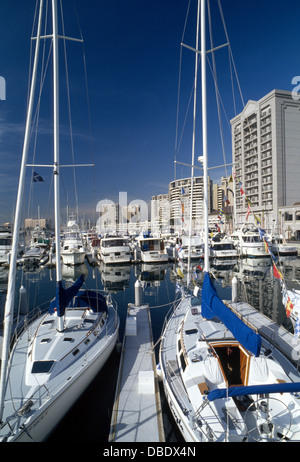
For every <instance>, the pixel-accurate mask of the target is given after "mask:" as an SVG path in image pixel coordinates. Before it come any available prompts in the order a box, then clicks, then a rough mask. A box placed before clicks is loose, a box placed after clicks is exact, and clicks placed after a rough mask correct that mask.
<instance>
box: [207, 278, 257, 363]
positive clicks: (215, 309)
mask: <svg viewBox="0 0 300 462" xmlns="http://www.w3.org/2000/svg"><path fill="white" fill-rule="evenodd" d="M201 314H202V316H203V317H205V318H206V319H213V318H214V317H217V318H218V319H219V320H220V321H221V322H222V323H223V324H224V325H225V326H226V327H227V329H229V330H230V331H231V333H232V334H233V336H234V337H235V338H236V340H237V341H238V342H240V343H241V344H242V345H243V346H244V347H245V348H246V349H247V350H249V351H250V352H251V353H253V354H254V355H255V356H259V353H260V348H261V337H260V335H259V334H257V333H256V332H254V331H253V330H252V329H251V328H250V327H248V326H246V324H244V323H243V321H242V320H241V319H239V318H238V317H237V316H236V315H235V314H234V313H233V312H232V311H231V310H230V309H229V308H228V307H227V306H226V305H225V304H224V303H223V302H222V300H221V299H220V298H219V296H218V294H217V291H216V289H215V287H214V285H213V283H212V281H211V279H210V276H209V273H205V275H204V281H203V286H202V295H201Z"/></svg>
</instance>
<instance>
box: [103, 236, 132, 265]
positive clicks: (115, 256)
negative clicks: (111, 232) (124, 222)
mask: <svg viewBox="0 0 300 462" xmlns="http://www.w3.org/2000/svg"><path fill="white" fill-rule="evenodd" d="M99 258H100V260H102V261H103V263H104V264H106V265H109V264H115V263H116V264H120V263H130V261H131V249H130V246H129V243H128V240H127V239H126V238H125V237H123V236H105V237H103V238H101V240H100V247H99Z"/></svg>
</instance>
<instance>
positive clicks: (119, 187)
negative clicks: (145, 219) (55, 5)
mask: <svg viewBox="0 0 300 462" xmlns="http://www.w3.org/2000/svg"><path fill="white" fill-rule="evenodd" d="M75 3H76V5H77V12H78V17H79V22H80V28H81V31H82V34H83V38H84V53H85V59H86V67H87V83H88V94H89V111H88V105H87V102H86V87H85V79H84V67H83V53H82V46H81V45H80V44H75V43H71V44H70V43H68V44H67V52H68V70H69V79H70V95H71V110H72V112H71V115H72V129H73V140H74V156H75V162H76V163H95V168H91V167H84V168H77V169H76V189H77V195H78V206H79V211H80V215H81V216H83V215H84V216H85V217H87V216H90V217H92V218H93V213H94V212H95V210H96V204H97V202H98V201H100V200H103V199H106V198H107V199H110V200H113V201H115V202H117V201H118V194H119V192H123V191H125V192H127V194H128V202H130V201H131V200H133V199H142V200H145V201H147V202H148V201H149V200H150V198H151V196H153V195H156V194H161V193H166V192H167V191H168V184H169V182H170V181H172V180H173V179H174V159H175V158H176V159H177V160H178V161H181V162H186V163H190V162H191V155H192V154H191V153H192V131H191V130H192V118H191V114H192V105H191V106H190V109H189V111H188V113H187V117H186V124H185V130H184V132H183V135H182V137H181V134H182V130H183V121H184V119H185V116H186V111H187V107H188V100H189V97H190V94H191V91H192V83H193V78H194V59H195V58H194V54H193V53H192V52H191V51H189V50H187V49H183V50H182V62H181V86H180V99H179V110H178V114H179V117H178V131H176V126H177V109H178V104H177V103H178V82H179V65H180V43H181V39H182V35H183V29H184V23H185V18H186V12H187V7H188V4H189V1H188V0H152V1H149V0H126V1H125V0H109V1H102V0H98V1H96V0H76V1H75ZM210 3H211V11H212V22H213V31H214V44H215V45H220V44H222V43H224V40H225V38H224V34H223V31H222V28H221V27H220V26H221V23H220V19H219V13H218V8H217V0H210ZM221 3H222V8H223V13H224V17H225V22H226V27H227V31H228V35H229V39H230V44H231V49H232V52H233V56H234V62H235V65H236V69H237V72H238V77H239V82H240V85H241V88H242V92H243V99H244V103H245V104H246V103H247V101H248V100H249V99H254V100H256V99H259V98H261V97H263V96H264V95H265V94H266V93H268V92H270V91H271V90H273V89H274V88H277V89H282V90H292V89H293V85H292V83H291V81H292V78H293V77H294V76H296V75H300V60H299V41H300V31H299V24H298V6H299V2H298V0H287V1H286V2H285V3H284V4H283V3H282V1H280V2H279V0H273V1H270V0H243V1H238V0H222V2H221ZM63 5H64V19H65V29H66V35H68V36H75V37H79V36H80V33H79V29H78V26H77V21H76V16H75V14H74V9H73V1H72V0H64V1H63ZM0 9H1V15H0V23H1V28H0V30H1V40H0V56H1V61H0V63H1V67H0V76H3V77H4V78H5V81H6V100H3V101H0V223H2V222H4V221H12V215H13V210H14V206H15V200H16V191H17V184H18V176H19V167H20V159H21V153H22V144H23V137H24V129H25V117H26V103H27V88H28V72H29V62H30V37H31V31H32V26H33V17H34V11H35V1H34V0H30V1H29V0H27V1H26V2H22V1H21V0H16V2H11V1H10V0H2V1H1V6H0ZM195 17H196V0H191V7H190V14H189V17H188V21H187V25H186V34H185V39H184V42H185V43H186V44H187V45H190V46H194V44H195ZM61 51H62V52H63V48H62V47H61ZM227 56H228V51H227V49H224V50H222V51H220V52H218V53H217V54H216V62H217V70H218V82H219V90H220V93H221V97H222V101H223V102H224V106H225V107H226V117H227V120H230V118H232V117H233V116H234V115H235V112H234V107H233V104H232V93H231V85H230V79H229V66H228V59H227ZM61 69H63V59H62V61H61ZM50 70H51V67H50ZM63 73H64V72H63V71H62V74H63ZM50 77H51V72H50ZM62 77H63V76H62ZM50 83H51V78H49V81H48V80H47V81H46V82H45V89H44V93H43V100H42V105H41V111H40V122H39V127H40V129H41V133H42V135H41V138H39V140H38V142H37V145H36V146H37V147H36V157H35V159H36V162H38V163H49V162H51V160H52V149H51V148H52V140H51V127H52V102H51V89H50ZM198 88H199V93H200V81H199V87H198ZM65 89H66V87H65V84H64V83H62V84H61V96H62V102H61V133H62V143H61V163H71V162H72V157H71V154H70V153H71V150H70V142H69V140H68V134H69V127H68V111H67V104H66V98H65V94H66V91H65ZM235 96H236V102H237V103H236V111H237V113H238V112H240V110H242V103H241V100H240V99H239V97H238V93H237V92H236V94H235ZM200 104H201V101H199V108H198V110H197V132H196V133H197V134H196V156H198V155H201V111H200ZM208 122H209V128H208V152H209V166H214V165H220V164H223V156H222V151H221V143H220V136H219V128H218V124H217V113H216V103H215V97H214V91H213V84H212V81H211V79H209V75H208ZM222 123H223V131H224V137H225V147H226V161H227V162H228V163H230V162H231V143H230V126H229V125H228V123H227V121H226V118H225V117H224V118H223V122H222ZM179 137H180V139H181V142H180V147H178V146H179V143H178V138H179ZM32 152H33V149H32V147H31V150H30V155H29V160H31V159H32ZM36 170H37V171H38V173H39V174H41V175H42V177H43V178H44V180H45V182H44V183H35V184H33V185H32V186H33V199H32V202H31V208H30V210H29V212H28V209H27V208H26V209H25V210H24V216H27V215H28V213H29V215H31V216H37V209H38V206H40V213H41V216H47V215H51V214H52V190H51V178H52V175H51V171H50V169H45V168H39V169H38V168H37V169H36ZM28 171H29V172H28V178H27V184H28V186H29V185H30V184H31V182H30V175H31V172H30V169H28ZM199 173H200V172H199ZM176 175H177V177H187V176H189V175H190V170H189V169H187V168H184V167H177V171H176ZM222 175H225V171H224V170H222V171H215V172H214V176H215V178H214V179H215V180H217V179H218V178H220V177H221V176H222ZM62 181H63V185H62V190H61V195H62V208H63V210H64V208H65V206H66V198H68V203H69V206H70V208H71V209H72V208H74V205H75V202H74V186H73V185H74V182H73V170H72V169H64V171H63V172H62ZM64 213H65V212H64Z"/></svg>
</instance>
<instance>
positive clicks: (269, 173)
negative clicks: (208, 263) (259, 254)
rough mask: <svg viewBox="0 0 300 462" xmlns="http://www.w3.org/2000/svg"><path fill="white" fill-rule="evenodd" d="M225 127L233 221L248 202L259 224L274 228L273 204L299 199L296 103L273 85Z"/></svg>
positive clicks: (240, 219) (239, 220)
mask: <svg viewBox="0 0 300 462" xmlns="http://www.w3.org/2000/svg"><path fill="white" fill-rule="evenodd" d="M231 126H232V150H233V162H234V171H235V207H236V208H235V220H236V226H239V225H241V224H243V223H244V222H245V220H246V213H247V207H248V204H249V203H250V207H251V211H252V212H254V213H255V215H256V216H257V217H258V218H259V219H260V222H261V225H262V226H263V227H264V228H265V229H267V230H270V231H271V230H275V229H276V230H278V231H280V229H279V228H280V223H279V221H280V220H279V209H282V208H283V207H286V206H290V205H292V204H294V203H296V202H299V199H300V181H299V178H300V162H299V158H300V157H299V154H300V102H299V101H296V100H294V99H293V97H292V94H291V92H289V91H282V90H273V91H271V92H270V93H268V94H267V95H266V96H264V97H263V98H261V99H260V100H259V101H249V102H248V103H247V105H246V107H245V108H244V110H243V111H242V112H241V113H240V114H239V115H237V116H236V117H234V118H233V119H232V120H231ZM246 198H247V200H246ZM250 220H251V221H254V218H253V214H251V215H250V216H249V221H250Z"/></svg>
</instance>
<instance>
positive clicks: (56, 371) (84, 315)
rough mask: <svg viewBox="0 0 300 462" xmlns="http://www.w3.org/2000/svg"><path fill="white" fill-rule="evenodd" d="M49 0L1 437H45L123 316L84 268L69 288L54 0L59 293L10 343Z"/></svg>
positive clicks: (0, 397) (94, 369)
mask: <svg viewBox="0 0 300 462" xmlns="http://www.w3.org/2000/svg"><path fill="white" fill-rule="evenodd" d="M43 7H44V2H43V0H41V1H40V6H39V21H38V30H37V36H36V49H35V58H34V67H33V73H32V82H31V92H30V101H29V106H28V114H27V120H26V131H25V139H24V148H23V156H22V165H21V172H20V180H19V189H18V199H17V206H16V216H15V224H14V234H13V245H12V257H11V265H10V272H9V282H8V290H7V299H6V306H5V315H4V326H5V330H4V339H3V349H2V362H1V382H0V414H1V418H0V421H1V425H0V440H1V441H8V442H10V441H12V442H19V441H21V442H22V441H43V440H45V439H46V438H47V436H48V435H49V434H50V433H51V432H52V430H53V429H54V427H55V426H56V425H57V423H58V422H59V421H60V419H61V418H62V417H63V416H64V415H65V413H66V412H67V411H68V410H69V409H70V407H71V406H72V405H73V404H74V402H75V401H76V400H77V399H78V397H79V396H80V394H81V393H82V392H83V391H84V389H85V388H86V387H87V386H88V385H89V383H90V382H91V381H92V380H93V378H94V377H95V376H96V374H97V373H98V372H99V371H100V369H101V367H102V366H103V365H104V363H105V362H106V360H107V359H108V358H109V356H110V353H111V352H112V350H113V348H114V346H115V343H116V340H117V335H118V327H119V318H118V315H117V313H116V311H115V309H114V307H113V305H112V303H111V301H110V300H109V299H108V298H106V297H104V296H103V295H101V294H99V293H98V292H96V291H91V290H83V291H82V290H80V288H81V286H82V284H83V282H84V277H83V275H81V276H80V277H79V278H78V280H77V281H76V282H75V284H74V285H73V286H72V287H70V288H69V289H64V288H63V282H62V277H61V262H60V243H59V242H60V241H59V238H60V212H59V171H60V162H59V112H58V88H59V87H58V86H59V79H58V30H57V2H56V0H52V24H53V32H52V34H51V38H52V41H53V69H54V162H53V169H54V197H55V200H54V204H55V239H56V253H57V258H56V280H57V290H56V297H55V298H54V300H53V301H52V302H51V304H50V306H49V310H48V311H47V312H46V313H43V314H39V315H38V316H37V317H36V318H35V319H34V320H32V322H30V323H28V324H27V325H25V326H24V328H23V330H22V331H21V332H20V334H19V335H18V336H17V338H16V339H15V341H14V343H13V345H12V348H11V349H10V346H11V345H10V341H11V326H12V321H13V314H14V298H15V279H16V277H15V276H16V255H17V245H18V235H19V230H20V220H21V203H22V197H23V195H24V194H23V192H24V179H25V168H26V162H27V152H28V143H29V132H30V125H31V120H32V113H33V95H34V89H35V82H36V69H37V62H38V52H39V46H40V40H41V21H42V15H43Z"/></svg>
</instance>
